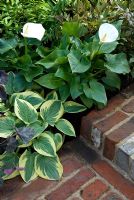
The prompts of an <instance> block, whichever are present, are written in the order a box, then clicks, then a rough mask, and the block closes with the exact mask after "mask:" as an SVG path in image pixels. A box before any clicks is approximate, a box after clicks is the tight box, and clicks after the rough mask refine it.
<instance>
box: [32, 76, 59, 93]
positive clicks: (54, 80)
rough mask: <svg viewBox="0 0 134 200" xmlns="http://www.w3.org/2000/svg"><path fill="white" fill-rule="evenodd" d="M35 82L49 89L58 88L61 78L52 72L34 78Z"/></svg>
mask: <svg viewBox="0 0 134 200" xmlns="http://www.w3.org/2000/svg"><path fill="white" fill-rule="evenodd" d="M35 82H37V83H38V84H39V85H41V86H43V87H46V88H49V89H56V88H59V87H60V86H61V85H62V83H63V81H62V79H60V78H58V77H55V74H54V73H49V74H46V75H43V76H41V77H40V78H38V79H36V80H35Z"/></svg>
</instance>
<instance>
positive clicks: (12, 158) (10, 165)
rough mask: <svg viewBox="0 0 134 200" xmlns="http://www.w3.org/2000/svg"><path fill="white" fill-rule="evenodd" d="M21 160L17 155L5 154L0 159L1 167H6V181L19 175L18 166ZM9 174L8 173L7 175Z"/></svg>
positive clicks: (4, 177)
mask: <svg viewBox="0 0 134 200" xmlns="http://www.w3.org/2000/svg"><path fill="white" fill-rule="evenodd" d="M18 162H19V158H18V156H17V155H16V154H15V153H4V154H3V155H1V157H0V166H1V167H2V166H3V167H4V174H5V175H4V176H3V177H2V178H3V179H4V180H8V179H11V178H14V177H16V176H17V175H19V172H18V171H17V170H15V169H16V167H17V166H18ZM7 172H8V173H7Z"/></svg>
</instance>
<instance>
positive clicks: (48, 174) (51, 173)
mask: <svg viewBox="0 0 134 200" xmlns="http://www.w3.org/2000/svg"><path fill="white" fill-rule="evenodd" d="M35 170H36V173H37V174H38V176H40V177H41V178H44V179H48V180H59V179H60V178H61V176H62V174H63V167H62V165H61V163H60V160H59V158H58V156H56V157H46V156H42V155H37V156H36V159H35Z"/></svg>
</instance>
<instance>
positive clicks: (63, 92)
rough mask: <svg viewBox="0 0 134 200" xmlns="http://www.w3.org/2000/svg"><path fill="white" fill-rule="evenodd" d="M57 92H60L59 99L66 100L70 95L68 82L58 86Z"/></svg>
mask: <svg viewBox="0 0 134 200" xmlns="http://www.w3.org/2000/svg"><path fill="white" fill-rule="evenodd" d="M59 94H60V99H61V101H66V100H67V98H68V97H69V96H70V88H69V85H68V84H66V85H62V86H61V87H60V88H59Z"/></svg>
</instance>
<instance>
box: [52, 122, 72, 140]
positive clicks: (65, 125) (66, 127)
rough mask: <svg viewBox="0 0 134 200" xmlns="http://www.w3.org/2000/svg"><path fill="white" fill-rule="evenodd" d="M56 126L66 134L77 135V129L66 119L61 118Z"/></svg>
mask: <svg viewBox="0 0 134 200" xmlns="http://www.w3.org/2000/svg"><path fill="white" fill-rule="evenodd" d="M55 126H56V128H57V129H58V130H59V131H61V132H62V133H64V134H65V135H69V136H75V130H74V127H73V126H72V124H71V123H70V122H69V121H68V120H66V119H59V121H58V122H57V123H56V124H55Z"/></svg>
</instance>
